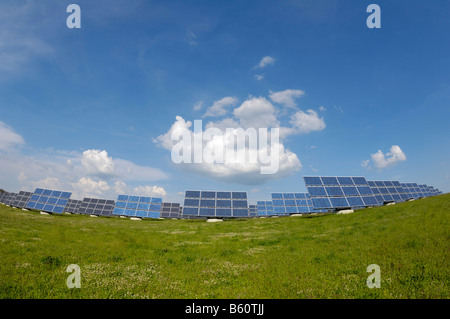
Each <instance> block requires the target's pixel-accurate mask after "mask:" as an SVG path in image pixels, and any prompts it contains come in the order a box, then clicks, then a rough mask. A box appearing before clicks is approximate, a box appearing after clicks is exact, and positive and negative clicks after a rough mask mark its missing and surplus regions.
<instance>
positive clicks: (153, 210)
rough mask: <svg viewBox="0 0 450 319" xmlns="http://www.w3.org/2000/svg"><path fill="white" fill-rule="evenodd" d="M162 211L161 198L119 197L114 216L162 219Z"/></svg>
mask: <svg viewBox="0 0 450 319" xmlns="http://www.w3.org/2000/svg"><path fill="white" fill-rule="evenodd" d="M161 209H162V198H161V197H147V196H128V195H119V196H118V197H117V201H116V203H115V206H114V210H113V212H112V214H113V215H118V216H128V217H141V218H160V217H161Z"/></svg>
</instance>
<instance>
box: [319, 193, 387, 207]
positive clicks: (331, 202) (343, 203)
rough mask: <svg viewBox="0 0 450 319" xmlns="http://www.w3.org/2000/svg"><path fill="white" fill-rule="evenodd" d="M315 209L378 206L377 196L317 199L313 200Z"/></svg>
mask: <svg viewBox="0 0 450 319" xmlns="http://www.w3.org/2000/svg"><path fill="white" fill-rule="evenodd" d="M312 203H313V206H314V209H320V208H327V209H333V208H336V209H344V208H363V207H372V206H378V205H379V203H378V201H377V199H376V198H375V196H373V195H372V196H352V197H317V198H312Z"/></svg>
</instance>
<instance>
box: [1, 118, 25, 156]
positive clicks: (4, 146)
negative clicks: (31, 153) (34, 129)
mask: <svg viewBox="0 0 450 319" xmlns="http://www.w3.org/2000/svg"><path fill="white" fill-rule="evenodd" d="M23 144H25V141H24V139H23V137H22V136H21V135H19V134H17V133H16V132H14V130H13V129H12V128H11V127H10V126H8V125H6V124H5V123H3V122H2V121H0V151H6V150H9V149H11V148H12V147H15V146H18V145H23Z"/></svg>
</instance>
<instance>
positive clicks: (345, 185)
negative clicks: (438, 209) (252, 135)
mask: <svg viewBox="0 0 450 319" xmlns="http://www.w3.org/2000/svg"><path fill="white" fill-rule="evenodd" d="M303 179H304V181H305V184H306V188H307V189H308V193H309V195H310V197H311V200H312V206H313V207H314V210H317V209H327V210H330V211H332V210H338V209H346V208H351V209H359V208H364V207H373V206H379V205H383V204H385V203H389V202H402V201H406V200H409V199H415V198H421V197H428V196H432V195H438V194H439V193H440V192H439V190H436V189H434V188H432V187H429V186H426V185H422V189H423V190H422V191H420V189H421V187H420V185H419V186H418V187H417V190H416V189H415V188H414V192H412V191H411V189H412V188H411V189H410V188H409V187H403V185H402V184H400V182H398V181H367V180H366V179H365V178H364V177H332V176H331V177H330V176H329V177H320V176H306V177H304V178H303ZM409 184H410V185H411V186H412V187H414V186H417V184H414V183H409ZM409 184H404V185H405V186H406V185H409ZM425 190H428V192H426V191H425Z"/></svg>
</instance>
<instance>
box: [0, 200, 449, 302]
mask: <svg viewBox="0 0 450 319" xmlns="http://www.w3.org/2000/svg"><path fill="white" fill-rule="evenodd" d="M449 213H450V194H445V195H441V196H437V197H433V198H426V199H422V200H417V201H413V202H407V203H400V204H397V205H393V206H386V207H378V208H372V209H366V210H361V211H357V212H355V213H353V214H349V215H324V216H316V217H296V218H294V217H285V218H265V219H259V218H258V219H244V220H227V221H225V222H223V223H206V222H205V221H194V220H143V221H131V220H129V219H120V218H91V217H89V216H82V215H59V216H54V215H49V216H44V215H40V214H39V213H37V212H24V211H22V210H20V209H12V208H8V207H5V206H0V298H258V299H259V298H275V299H276V298H449V297H450V293H449V278H450V277H449V268H450V267H449V243H450V232H449ZM70 264H77V265H79V266H80V269H81V288H80V289H69V288H68V287H67V285H66V280H67V277H68V276H69V275H70V273H67V272H66V271H65V270H66V268H67V266H68V265H70ZM370 264H377V265H379V266H380V269H381V288H379V289H377V288H374V289H369V288H368V287H367V286H366V280H367V277H368V276H369V275H370V274H369V273H367V272H366V268H367V266H368V265H370Z"/></svg>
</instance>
